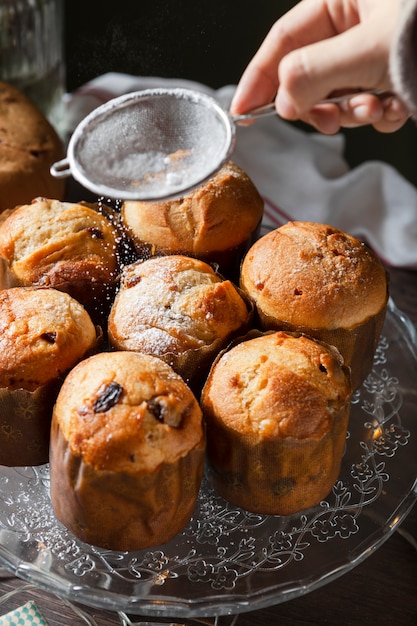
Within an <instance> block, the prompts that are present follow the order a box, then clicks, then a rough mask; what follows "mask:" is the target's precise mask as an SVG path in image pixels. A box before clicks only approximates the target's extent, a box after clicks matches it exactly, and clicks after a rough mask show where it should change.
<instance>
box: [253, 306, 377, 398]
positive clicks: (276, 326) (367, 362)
mask: <svg viewBox="0 0 417 626" xmlns="http://www.w3.org/2000/svg"><path fill="white" fill-rule="evenodd" d="M387 302H388V296H387ZM386 310H387V305H386V304H385V306H384V307H383V308H382V309H381V311H379V313H377V314H376V315H374V316H372V317H370V318H369V319H368V320H366V321H365V322H364V323H363V324H358V325H357V326H354V327H353V328H335V329H326V328H309V327H306V326H301V325H298V326H297V325H294V324H289V323H288V322H286V321H285V320H278V319H275V318H273V317H271V316H268V315H265V314H264V313H262V311H257V313H256V315H257V317H258V318H259V326H260V327H261V328H262V329H263V330H285V331H289V332H299V333H302V334H304V335H307V336H310V337H312V338H313V339H318V340H319V341H322V342H323V343H326V344H328V345H331V346H335V347H336V348H337V349H338V350H339V352H340V354H341V355H342V357H343V360H344V362H345V365H347V366H348V367H349V368H350V371H351V384H352V390H353V391H355V390H356V389H358V388H359V387H360V386H361V385H362V383H363V381H364V380H365V378H366V377H367V376H368V374H369V373H370V372H371V370H372V365H373V360H374V355H375V351H376V349H377V347H378V341H379V338H380V335H381V332H382V327H383V325H384V320H385V314H386Z"/></svg>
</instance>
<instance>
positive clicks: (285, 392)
mask: <svg viewBox="0 0 417 626" xmlns="http://www.w3.org/2000/svg"><path fill="white" fill-rule="evenodd" d="M350 392H351V388H350V381H349V374H348V370H347V368H345V367H344V366H343V365H342V362H341V357H340V355H339V353H338V352H337V350H335V349H334V348H332V347H330V346H325V345H324V344H321V343H319V342H316V341H314V340H312V339H310V338H307V337H305V336H297V335H291V334H288V333H284V332H280V331H278V332H273V333H268V334H264V335H260V336H259V337H255V338H250V339H247V340H245V341H242V342H241V343H239V344H237V345H236V346H234V347H232V348H231V349H230V350H229V351H226V352H225V353H223V354H222V355H221V356H220V357H219V359H218V360H217V361H216V362H215V364H214V366H213V368H212V370H211V372H210V375H209V377H208V380H207V383H206V385H205V387H204V389H203V393H202V400H201V406H202V408H203V414H204V417H205V419H206V423H207V454H208V460H209V463H210V466H211V476H212V479H213V482H214V486H215V488H216V489H217V490H218V492H219V493H220V495H222V496H223V497H224V498H225V499H226V500H229V501H230V502H232V503H233V504H234V505H237V506H240V507H242V508H244V509H246V510H248V511H253V512H256V513H262V514H271V515H290V514H293V513H296V512H298V511H300V510H302V509H305V508H310V507H312V506H314V505H315V504H317V503H318V502H320V500H321V499H322V498H324V497H325V496H326V495H327V494H328V493H329V491H330V490H331V488H332V486H333V484H334V482H335V481H336V479H337V476H338V474H339V471H340V464H341V459H342V454H343V449H344V445H345V439H346V431H347V423H348V416H349V408H350V402H349V400H350Z"/></svg>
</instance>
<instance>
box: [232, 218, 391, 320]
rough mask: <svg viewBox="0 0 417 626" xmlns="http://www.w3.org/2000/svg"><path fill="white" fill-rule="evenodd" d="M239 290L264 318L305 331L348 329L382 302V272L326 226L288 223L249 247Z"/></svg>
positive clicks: (368, 254) (365, 251)
mask: <svg viewBox="0 0 417 626" xmlns="http://www.w3.org/2000/svg"><path fill="white" fill-rule="evenodd" d="M240 284H241V287H242V289H243V290H244V291H246V292H247V293H248V294H249V295H250V296H251V297H252V298H253V299H254V301H255V303H256V305H257V307H259V308H260V309H261V310H262V313H263V314H265V315H270V316H271V317H274V318H276V319H278V320H282V321H285V322H288V323H289V324H293V325H296V326H304V327H309V328H327V329H334V328H339V327H343V328H352V327H354V326H356V325H358V324H362V323H364V322H365V321H366V320H368V319H369V318H370V317H371V316H373V315H376V314H377V313H379V312H380V311H381V310H382V309H383V308H384V307H385V305H386V301H387V290H388V287H387V277H386V272H385V269H384V267H383V265H382V263H381V262H380V261H379V260H378V258H377V257H376V256H375V255H374V254H373V252H372V251H371V250H369V248H368V247H367V246H366V245H365V244H363V243H362V242H360V241H359V240H358V239H356V238H354V237H352V236H351V235H349V234H347V233H345V232H343V231H341V230H338V229H337V228H334V227H333V226H329V225H326V224H317V223H314V222H289V223H287V224H285V225H284V226H281V227H280V228H277V229H276V230H274V231H272V232H270V233H268V234H267V235H265V236H264V237H262V238H261V239H259V240H258V241H257V242H255V243H254V244H253V246H252V247H251V249H250V250H249V252H248V253H247V255H246V257H245V259H244V261H243V264H242V268H241V283H240Z"/></svg>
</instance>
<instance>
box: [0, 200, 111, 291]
mask: <svg viewBox="0 0 417 626" xmlns="http://www.w3.org/2000/svg"><path fill="white" fill-rule="evenodd" d="M106 213H107V214H109V215H111V210H110V209H109V208H108V207H106ZM118 237H119V235H118V231H117V228H116V227H115V225H114V224H113V223H112V221H111V220H110V219H108V218H107V217H106V215H104V214H103V213H101V212H100V210H98V207H97V209H96V208H95V207H94V206H93V205H91V206H90V205H87V204H84V203H81V204H77V203H71V202H60V201H59V200H53V199H48V198H36V199H35V200H33V202H32V203H30V204H26V205H23V206H21V207H19V208H17V209H16V210H15V211H13V212H12V213H11V214H10V215H9V217H8V218H7V219H6V220H5V221H4V222H3V223H1V224H0V256H1V257H3V258H4V259H5V260H6V262H7V265H8V267H9V269H10V270H11V271H12V272H13V274H14V276H15V277H16V279H17V280H18V284H22V285H31V284H40V285H45V286H56V285H60V284H61V283H65V282H70V281H75V280H88V281H99V282H106V281H111V280H114V279H115V278H116V275H117V272H118V258H117V246H118Z"/></svg>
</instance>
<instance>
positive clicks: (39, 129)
mask: <svg viewBox="0 0 417 626" xmlns="http://www.w3.org/2000/svg"><path fill="white" fill-rule="evenodd" d="M0 119H1V124H0V213H1V212H2V211H5V210H6V209H14V208H15V207H16V206H17V205H19V204H27V203H28V202H31V201H32V199H33V198H36V197H37V196H46V197H50V198H57V199H58V200H62V198H63V196H64V193H65V181H64V180H63V179H62V178H54V177H53V176H52V175H51V173H50V167H51V165H52V164H53V163H54V162H55V161H58V160H59V159H62V158H63V157H64V154H65V151H64V146H63V144H62V142H61V139H60V138H59V136H58V135H57V133H56V131H55V129H54V128H53V127H52V126H51V124H50V123H49V122H48V120H47V119H46V117H45V116H44V115H43V113H41V111H39V110H38V109H37V108H36V107H35V106H34V105H33V104H32V102H30V100H29V99H28V98H27V97H26V96H25V95H24V94H23V93H22V92H21V91H20V90H18V89H16V87H13V86H12V85H9V84H8V83H4V82H0Z"/></svg>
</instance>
